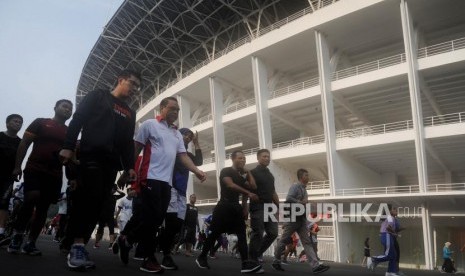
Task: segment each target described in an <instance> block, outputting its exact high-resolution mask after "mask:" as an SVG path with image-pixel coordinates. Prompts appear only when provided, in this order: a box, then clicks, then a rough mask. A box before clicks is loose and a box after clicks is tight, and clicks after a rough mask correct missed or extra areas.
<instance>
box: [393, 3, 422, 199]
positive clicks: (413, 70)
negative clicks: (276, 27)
mask: <svg viewBox="0 0 465 276" xmlns="http://www.w3.org/2000/svg"><path fill="white" fill-rule="evenodd" d="M400 10H401V19H402V32H403V36H404V47H405V56H406V60H407V66H408V82H409V92H410V103H411V107H412V121H413V124H414V126H415V150H416V159H417V171H418V182H419V185H420V191H422V192H426V185H427V184H428V172H427V166H426V150H425V130H424V125H423V114H422V113H423V112H422V106H421V92H420V77H419V74H418V60H417V43H416V37H415V32H414V29H413V20H412V18H411V14H410V12H409V9H408V5H407V2H406V1H405V0H402V1H401V3H400Z"/></svg>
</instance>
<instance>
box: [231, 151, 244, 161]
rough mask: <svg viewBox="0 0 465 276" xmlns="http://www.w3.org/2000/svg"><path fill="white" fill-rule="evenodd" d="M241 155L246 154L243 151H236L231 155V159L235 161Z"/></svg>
mask: <svg viewBox="0 0 465 276" xmlns="http://www.w3.org/2000/svg"><path fill="white" fill-rule="evenodd" d="M239 153H242V154H244V153H243V152H242V150H235V151H233V152H232V153H231V159H235V158H236V157H237V155H238V154H239Z"/></svg>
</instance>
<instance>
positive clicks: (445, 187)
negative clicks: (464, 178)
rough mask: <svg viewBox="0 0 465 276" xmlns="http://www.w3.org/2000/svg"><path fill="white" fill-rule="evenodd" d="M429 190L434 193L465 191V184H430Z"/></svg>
mask: <svg viewBox="0 0 465 276" xmlns="http://www.w3.org/2000/svg"><path fill="white" fill-rule="evenodd" d="M427 190H428V192H432V193H440V192H449V191H465V183H445V184H428V186H427Z"/></svg>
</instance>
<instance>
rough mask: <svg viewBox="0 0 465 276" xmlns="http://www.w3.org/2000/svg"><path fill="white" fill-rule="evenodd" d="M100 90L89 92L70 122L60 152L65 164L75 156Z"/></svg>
mask: <svg viewBox="0 0 465 276" xmlns="http://www.w3.org/2000/svg"><path fill="white" fill-rule="evenodd" d="M98 94H99V92H96V91H92V92H90V93H89V94H87V95H86V96H85V97H84V99H82V101H81V103H79V106H78V108H77V109H76V112H74V114H73V119H71V122H69V126H68V129H67V130H66V138H65V142H64V144H63V149H62V150H61V151H60V153H59V157H60V159H61V161H62V162H63V164H66V163H68V162H69V161H71V159H72V158H73V155H74V153H73V151H74V150H75V148H76V141H77V137H78V135H79V132H81V129H82V126H83V125H84V123H85V122H87V120H89V118H90V116H91V115H92V111H93V110H94V109H95V103H96V102H98V101H99V100H98V97H97V96H98Z"/></svg>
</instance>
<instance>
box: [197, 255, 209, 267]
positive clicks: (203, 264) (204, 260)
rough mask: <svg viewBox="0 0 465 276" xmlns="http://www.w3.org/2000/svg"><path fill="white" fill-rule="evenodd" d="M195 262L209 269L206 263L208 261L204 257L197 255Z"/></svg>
mask: <svg viewBox="0 0 465 276" xmlns="http://www.w3.org/2000/svg"><path fill="white" fill-rule="evenodd" d="M195 263H196V264H197V266H198V267H200V268H205V269H210V266H209V265H208V261H207V258H206V257H202V256H199V257H197V259H196V260H195Z"/></svg>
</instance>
